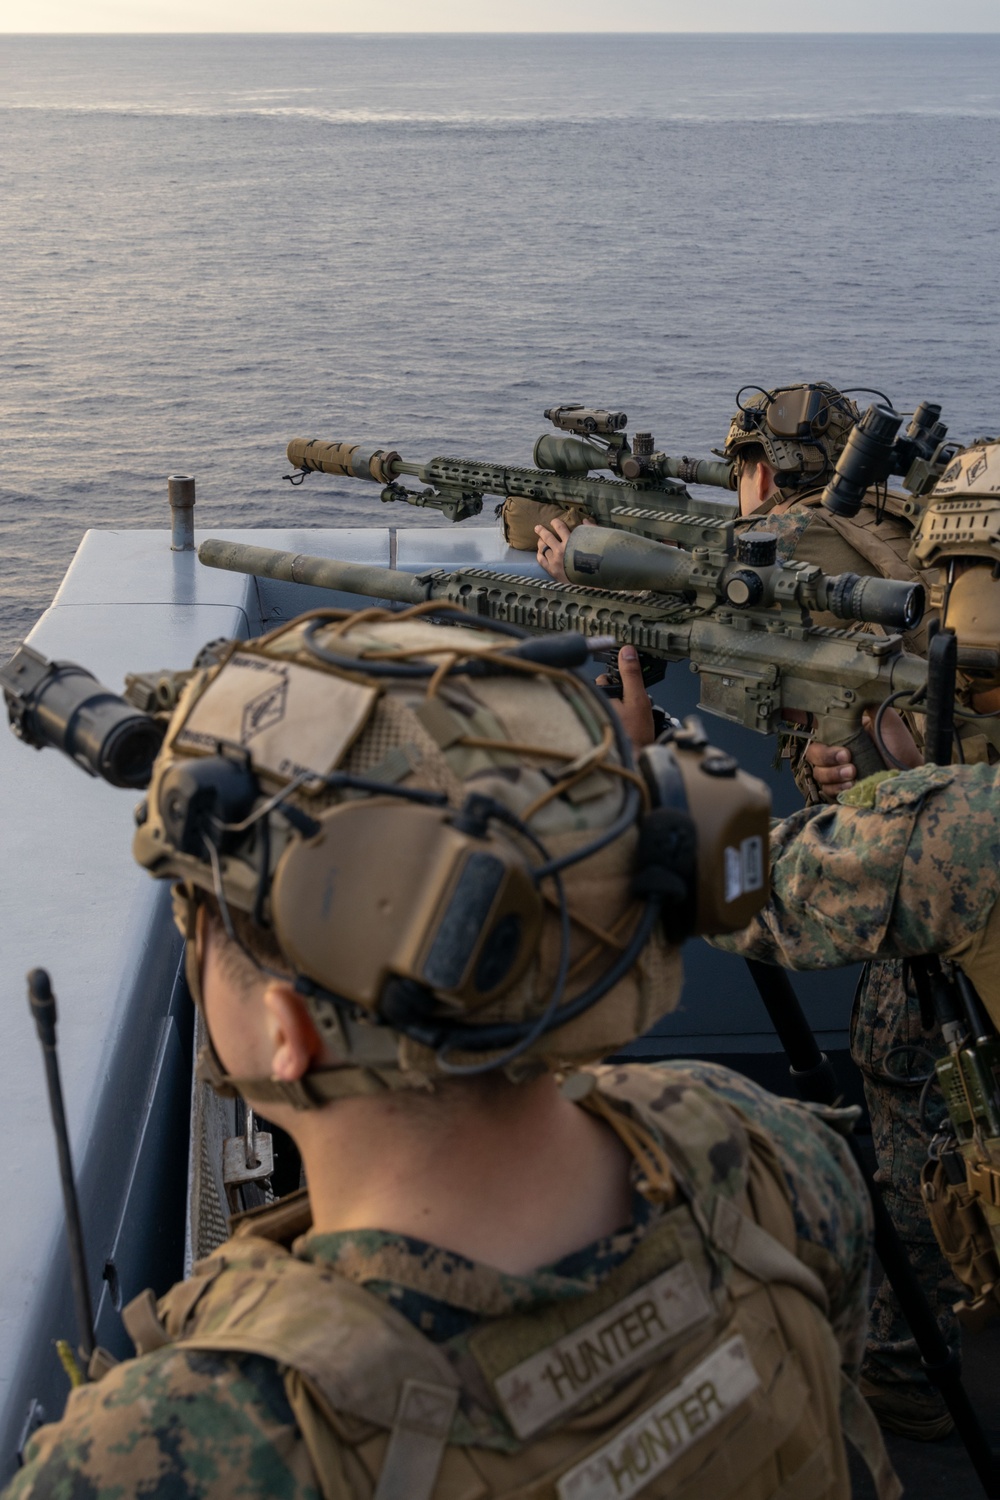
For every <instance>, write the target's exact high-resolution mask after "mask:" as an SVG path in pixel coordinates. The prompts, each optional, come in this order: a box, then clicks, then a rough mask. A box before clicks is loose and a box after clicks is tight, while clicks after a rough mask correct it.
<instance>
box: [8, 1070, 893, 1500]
mask: <svg viewBox="0 0 1000 1500" xmlns="http://www.w3.org/2000/svg"><path fill="white" fill-rule="evenodd" d="M602 1072H603V1073H605V1074H607V1075H609V1077H610V1080H611V1083H612V1085H613V1086H617V1087H621V1086H622V1084H623V1081H624V1084H625V1085H626V1086H627V1083H628V1079H629V1077H630V1075H643V1076H644V1078H645V1080H646V1081H647V1086H648V1084H649V1083H650V1082H652V1083H653V1092H652V1093H651V1096H650V1097H651V1100H652V1102H651V1105H650V1108H651V1109H652V1110H654V1111H657V1110H658V1111H660V1112H661V1115H660V1118H662V1119H663V1120H664V1122H666V1121H667V1120H668V1119H670V1118H671V1117H672V1115H676V1116H677V1118H679V1117H680V1114H679V1113H678V1112H680V1113H683V1111H684V1110H685V1109H690V1107H691V1100H692V1095H694V1096H695V1098H699V1097H704V1096H708V1097H710V1098H711V1099H712V1100H714V1109H715V1110H716V1112H717V1115H716V1117H718V1110H719V1106H720V1104H721V1106H722V1111H721V1114H722V1119H723V1120H728V1121H729V1124H728V1126H725V1127H724V1128H722V1129H718V1128H717V1129H716V1130H715V1132H714V1134H711V1135H709V1134H705V1135H704V1136H703V1137H701V1138H699V1139H698V1141H697V1144H696V1145H694V1144H693V1145H692V1147H691V1149H690V1150H689V1151H688V1153H687V1155H686V1156H685V1158H684V1160H683V1163H681V1162H679V1161H677V1160H676V1159H675V1158H673V1154H672V1160H673V1166H674V1170H675V1172H676V1173H677V1175H678V1178H679V1180H680V1182H681V1183H682V1184H683V1186H684V1187H685V1188H688V1189H689V1190H690V1188H691V1185H692V1184H694V1185H695V1187H696V1190H697V1191H698V1192H700V1186H699V1185H702V1184H706V1183H708V1182H711V1183H712V1184H714V1186H715V1191H716V1193H717V1194H719V1195H720V1196H725V1194H726V1193H727V1192H734V1191H735V1190H736V1189H735V1187H733V1186H731V1184H735V1183H736V1182H737V1181H739V1180H745V1178H744V1179H741V1176H740V1174H741V1173H744V1174H745V1171H746V1164H747V1161H748V1158H749V1156H750V1155H754V1154H755V1153H756V1151H757V1149H758V1148H756V1147H755V1146H754V1144H753V1141H754V1136H753V1132H754V1131H756V1132H758V1137H759V1133H760V1132H761V1131H763V1132H766V1135H767V1137H769V1149H770V1150H772V1151H773V1153H774V1156H775V1158H776V1161H777V1163H778V1167H779V1171H780V1174H781V1176H782V1177H783V1179H784V1184H785V1192H786V1194H787V1200H788V1204H789V1206H790V1208H791V1211H792V1216H793V1219H794V1234H795V1236H796V1239H797V1245H796V1254H797V1256H798V1258H799V1260H801V1261H802V1262H804V1263H805V1264H806V1265H807V1266H808V1267H809V1268H811V1270H812V1271H813V1272H814V1273H815V1274H816V1275H818V1277H819V1278H820V1281H821V1283H822V1285H823V1286H824V1287H825V1289H826V1293H827V1296H828V1299H829V1321H830V1324H831V1326H832V1328H833V1331H834V1335H835V1337H836V1341H837V1345H838V1347H839V1351H840V1358H841V1362H842V1367H843V1368H844V1370H845V1372H846V1373H847V1374H848V1375H853V1374H854V1373H855V1372H856V1370H857V1366H858V1363H859V1360H860V1357H861V1351H862V1348H863V1344H864V1335H865V1325H866V1308H865V1301H866V1296H865V1293H866V1283H867V1274H868V1257H869V1242H870V1220H869V1210H868V1205H867V1200H866V1195H865V1193H864V1189H863V1186H862V1184H861V1182H860V1179H859V1177H858V1174H857V1171H856V1168H855V1167H854V1164H853V1162H852V1160H851V1157H850V1153H849V1151H848V1149H847V1147H846V1145H845V1143H844V1141H843V1140H842V1139H841V1138H840V1137H839V1136H838V1135H837V1134H836V1133H835V1132H834V1131H832V1130H830V1129H829V1128H828V1127H827V1125H826V1124H824V1123H822V1121H821V1119H820V1118H818V1113H817V1112H815V1111H811V1110H809V1109H808V1108H807V1107H806V1106H802V1105H797V1104H792V1103H789V1102H787V1101H779V1100H777V1099H775V1098H773V1097H772V1096H770V1095H768V1094H767V1093H765V1092H764V1090H762V1089H760V1088H758V1087H757V1086H756V1085H754V1084H752V1083H750V1082H748V1081H747V1080H746V1079H744V1078H741V1077H739V1076H738V1075H736V1074H733V1073H730V1072H729V1071H728V1070H726V1069H722V1068H717V1067H713V1066H711V1065H709V1064H702V1063H692V1064H685V1065H674V1066H667V1067H663V1068H662V1069H661V1068H657V1069H646V1068H642V1067H635V1066H633V1067H632V1068H630V1069H614V1068H611V1069H605V1070H602ZM651 1074H654V1075H655V1077H656V1078H657V1079H661V1080H662V1084H663V1087H662V1090H661V1091H660V1092H659V1093H658V1094H657V1093H656V1092H655V1090H656V1083H655V1082H653V1079H652V1078H651V1076H650V1075H651ZM819 1113H821V1112H819ZM743 1122H746V1124H747V1126H748V1127H749V1128H750V1129H751V1135H749V1136H748V1135H747V1134H746V1131H745V1130H744V1128H743ZM665 1211H666V1210H665V1208H664V1205H662V1204H656V1203H653V1204H651V1203H649V1202H647V1201H646V1200H645V1199H644V1198H642V1197H641V1196H640V1195H639V1194H638V1193H636V1195H635V1197H634V1217H633V1222H632V1223H631V1225H629V1226H628V1227H626V1228H623V1229H622V1230H621V1231H619V1232H618V1233H616V1234H613V1235H610V1236H608V1237H607V1238H605V1239H603V1240H601V1241H599V1242H597V1243H596V1244H593V1245H591V1246H589V1247H587V1248H586V1249H584V1250H581V1251H579V1252H576V1253H575V1254H572V1255H569V1256H566V1257H565V1258H564V1259H562V1260H561V1261H559V1262H558V1263H557V1264H556V1265H553V1266H551V1267H545V1268H542V1269H540V1270H538V1271H536V1272H534V1273H533V1274H531V1275H528V1276H511V1275H506V1274H503V1273H501V1272H499V1271H497V1270H495V1269H493V1268H492V1267H489V1266H486V1265H477V1264H473V1263H472V1262H470V1261H468V1260H466V1259H464V1258H463V1257H462V1256H460V1255H456V1254H453V1253H451V1252H446V1251H443V1250H440V1249H437V1248H435V1247H434V1246H431V1245H427V1244H423V1243H421V1242H419V1241H416V1240H413V1239H410V1238H408V1237H406V1236H403V1235H399V1234H389V1233H383V1232H380V1231H377V1230H367V1231H353V1232H349V1233H338V1234H306V1235H305V1236H304V1237H302V1238H301V1239H299V1240H297V1241H296V1242H295V1244H294V1246H293V1251H294V1255H295V1256H296V1257H298V1258H299V1259H300V1260H304V1261H310V1262H312V1263H313V1264H314V1265H315V1266H316V1267H317V1268H318V1269H319V1270H320V1272H321V1273H322V1274H326V1275H327V1277H329V1275H330V1274H336V1275H338V1276H342V1277H345V1278H347V1279H349V1280H350V1281H352V1282H354V1283H355V1284H358V1285H361V1286H363V1287H365V1288H366V1289H367V1290H368V1292H370V1293H374V1294H375V1295H376V1296H377V1297H378V1298H380V1299H382V1300H383V1301H384V1302H386V1303H388V1304H390V1305H392V1306H393V1307H395V1308H396V1309H397V1310H398V1312H400V1313H402V1315H403V1316H404V1317H405V1318H406V1319H408V1320H409V1321H410V1322H411V1323H412V1324H413V1325H414V1326H415V1327H417V1328H418V1329H420V1330H421V1332H423V1333H424V1334H425V1335H426V1337H427V1338H428V1339H430V1340H431V1341H432V1342H434V1343H436V1344H438V1345H439V1346H441V1347H442V1348H443V1349H444V1350H445V1351H446V1352H447V1353H448V1355H449V1357H450V1358H452V1359H453V1360H454V1361H456V1362H457V1363H458V1364H459V1366H461V1364H462V1362H463V1361H466V1362H467V1361H468V1360H469V1339H470V1335H471V1334H472V1333H473V1332H474V1331H475V1330H476V1329H477V1328H481V1327H482V1326H483V1324H484V1323H485V1322H488V1321H489V1320H495V1319H502V1318H504V1317H505V1316H510V1315H512V1314H519V1313H524V1312H526V1311H534V1310H543V1309H545V1308H546V1307H547V1306H551V1305H552V1304H553V1303H560V1302H561V1303H572V1302H574V1301H576V1300H577V1299H580V1298H586V1297H587V1296H588V1295H589V1294H591V1293H593V1292H594V1291H596V1289H598V1288H599V1287H601V1286H602V1284H603V1283H604V1281H605V1280H606V1278H607V1277H608V1276H609V1275H610V1274H611V1273H612V1272H613V1270H614V1269H615V1268H616V1267H617V1266H620V1265H621V1264H622V1262H623V1261H624V1260H626V1259H627V1258H628V1257H629V1256H630V1255H632V1254H634V1253H635V1252H636V1250H637V1248H639V1247H640V1246H641V1245H642V1243H643V1241H644V1239H645V1238H646V1236H647V1235H648V1234H649V1233H650V1231H651V1230H652V1229H654V1228H655V1227H656V1224H657V1222H658V1221H659V1220H661V1219H662V1217H663V1215H664V1213H665ZM230 1244H231V1245H234V1246H238V1244H239V1237H237V1239H236V1240H234V1241H231V1242H230ZM226 1248H227V1247H223V1251H225V1250H226ZM219 1253H222V1252H219ZM249 1279H250V1282H251V1283H252V1281H253V1275H252V1272H251V1275H250V1278H249ZM189 1285H191V1284H190V1283H187V1284H185V1286H189ZM183 1290H184V1289H183V1288H182V1289H181V1292H182V1294H183ZM248 1290H251V1289H250V1288H248ZM172 1295H173V1294H172ZM168 1300H169V1299H168ZM248 1302H250V1303H252V1296H251V1297H249V1298H248ZM462 1411H463V1408H462V1407H460V1408H459V1413H458V1416H457V1417H456V1422H460V1421H461V1418H462ZM452 1432H453V1437H452V1442H453V1443H454V1442H455V1441H458V1439H456V1438H455V1436H454V1433H455V1428H454V1427H453V1429H452ZM476 1442H477V1443H478V1445H479V1447H481V1448H487V1449H488V1448H493V1449H499V1450H501V1451H503V1450H504V1449H505V1448H506V1449H508V1450H509V1449H510V1447H511V1444H512V1435H511V1432H510V1430H509V1428H507V1426H506V1423H505V1421H504V1418H503V1416H502V1415H501V1414H500V1413H499V1411H497V1410H496V1409H494V1411H493V1413H492V1418H491V1425H489V1426H487V1429H486V1431H485V1432H484V1431H482V1430H480V1432H479V1434H478V1437H477V1438H476ZM369 1492H370V1489H369V1488H366V1487H362V1489H360V1490H358V1489H356V1488H355V1487H354V1486H353V1484H351V1483H348V1482H345V1483H344V1485H343V1488H342V1490H341V1489H340V1488H337V1489H336V1493H337V1494H338V1495H339V1494H340V1493H343V1495H344V1496H345V1500H346V1497H348V1496H350V1495H353V1494H357V1493H369ZM661 1492H662V1491H661V1490H660V1489H658V1490H657V1493H661ZM137 1493H141V1494H147V1495H148V1494H162V1495H170V1496H172V1497H195V1496H198V1497H213V1500H214V1497H219V1500H221V1497H223V1496H226V1497H233V1496H240V1497H257V1496H259V1497H264V1496H268V1497H270V1496H281V1497H287V1500H319V1497H320V1491H319V1489H318V1487H317V1482H316V1477H315V1473H314V1470H313V1469H312V1467H311V1463H310V1459H309V1456H308V1453H307V1450H306V1446H305V1443H304V1441H303V1438H302V1435H301V1433H300V1431H299V1430H298V1428H297V1426H296V1422H295V1418H294V1416H293V1412H292V1408H291V1406H290V1404H289V1399H288V1396H287V1395H286V1385H285V1383H284V1381H283V1375H282V1370H281V1368H280V1367H279V1365H278V1364H277V1363H276V1362H274V1361H273V1360H270V1359H265V1358H261V1357H259V1356H256V1355H247V1354H241V1355H235V1354H224V1353H216V1352H207V1351H204V1350H202V1351H193V1350H186V1349H184V1348H183V1347H174V1346H172V1345H167V1346H166V1347H164V1348H161V1349H158V1350H156V1351H155V1352H153V1353H149V1354H146V1355H145V1356H143V1357H142V1358H140V1359H137V1360H133V1361H130V1362H128V1363H125V1364H122V1365H119V1366H117V1367H116V1368H114V1369H113V1370H112V1371H111V1372H110V1373H109V1374H108V1375H106V1376H105V1377H104V1379H103V1380H102V1381H101V1382H100V1383H99V1384H95V1385H89V1386H85V1387H83V1388H82V1389H80V1390H77V1391H75V1392H74V1393H73V1394H72V1395H71V1397H70V1399H69V1402H68V1404H67V1408H66V1413H65V1416H64V1417H63V1419H62V1421H61V1422H60V1423H57V1424H54V1425H52V1426H49V1427H46V1428H43V1429H41V1430H40V1431H39V1432H38V1433H37V1434H36V1435H35V1436H34V1438H33V1439H32V1441H31V1443H30V1444H29V1446H28V1450H27V1454H26V1465H25V1468H24V1469H23V1470H22V1471H21V1473H20V1474H19V1475H18V1476H17V1477H16V1478H15V1480H14V1481H13V1483H12V1484H11V1486H10V1487H9V1489H8V1490H7V1491H6V1497H7V1500H28V1497H38V1496H55V1495H67V1496H69V1495H72V1496H74V1497H76V1500H112V1497H117V1496H120V1495H124V1494H137ZM328 1493H329V1490H328ZM478 1493H484V1491H483V1490H480V1491H478ZM887 1493H898V1490H896V1491H891V1490H889V1491H887Z"/></svg>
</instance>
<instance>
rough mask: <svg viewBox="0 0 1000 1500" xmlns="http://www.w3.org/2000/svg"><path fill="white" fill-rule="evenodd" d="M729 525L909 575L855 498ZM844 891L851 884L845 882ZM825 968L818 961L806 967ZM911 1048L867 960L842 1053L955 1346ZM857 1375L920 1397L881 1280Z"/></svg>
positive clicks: (774, 511)
mask: <svg viewBox="0 0 1000 1500" xmlns="http://www.w3.org/2000/svg"><path fill="white" fill-rule="evenodd" d="M876 523H877V524H876ZM737 530H738V531H739V532H740V533H742V534H745V533H747V532H753V531H754V530H765V531H768V532H771V533H772V534H773V535H774V536H776V538H777V543H778V556H779V558H781V559H782V560H783V561H791V560H793V559H794V560H797V561H799V562H810V563H814V564H816V565H817V566H819V567H821V568H823V570H824V572H830V573H847V572H853V573H861V574H870V573H876V572H878V573H879V574H881V575H883V576H885V577H893V578H916V577H918V576H919V575H918V574H917V573H916V571H915V569H914V568H913V566H912V565H911V564H910V563H909V562H908V552H909V547H910V542H911V528H910V526H909V525H908V524H907V522H906V521H905V520H903V519H902V518H900V517H897V516H894V515H892V514H887V515H885V516H883V517H882V518H881V519H879V517H878V515H877V514H876V512H875V510H874V509H873V507H871V506H868V505H866V506H863V507H862V509H861V511H860V512H859V514H858V516H857V517H855V518H854V519H852V520H848V519H845V518H843V517H836V516H832V515H831V514H830V513H829V512H828V511H826V510H825V509H824V508H823V506H822V505H821V504H820V503H819V495H818V493H817V494H811V495H809V496H802V497H800V498H798V499H794V500H793V501H792V502H791V503H790V504H788V503H787V502H785V501H783V497H782V496H781V495H780V494H779V495H774V496H773V497H772V498H771V499H770V500H768V501H765V503H764V504H763V505H762V506H761V507H760V508H759V509H758V510H755V511H754V512H753V513H752V514H751V515H750V516H747V517H744V518H743V519H742V520H740V521H738V522H737ZM815 619H816V623H817V624H818V625H826V626H832V627H837V626H839V624H840V623H841V622H840V621H838V620H836V619H834V618H833V616H830V615H823V616H819V615H817V616H816V617H815ZM903 644H904V646H905V649H906V650H908V651H912V652H915V653H917V654H919V655H926V651H927V631H926V626H925V625H924V624H923V623H921V624H920V625H918V626H917V628H916V629H915V630H913V631H910V632H908V633H907V634H905V635H904V637H903ZM911 727H912V728H914V729H916V728H917V726H916V725H912V726H911ZM984 729H985V730H986V731H990V730H994V723H993V721H985V722H984V723H983V724H977V723H974V722H970V721H966V722H965V723H963V724H962V725H961V728H960V733H961V735H962V743H963V758H964V760H965V762H966V763H972V762H982V763H987V762H988V761H989V758H990V756H989V751H988V746H987V738H986V735H985V734H984V733H983V732H982V731H983V730H984ZM994 732H995V730H994ZM973 736H974V737H975V742H973ZM786 748H787V753H788V755H789V761H790V765H791V768H792V772H793V775H794V777H795V780H796V783H797V785H798V787H799V789H800V791H801V792H802V794H803V796H804V798H805V800H806V802H807V803H809V804H817V803H819V802H820V800H821V797H820V790H819V788H818V786H817V784H816V782H815V781H814V780H813V777H812V773H811V769H810V767H809V764H808V762H807V761H806V759H805V756H804V754H803V751H804V748H805V746H804V742H803V741H802V740H800V739H799V740H792V741H791V742H790V744H789V745H788V746H787V747H786ZM873 842H874V840H873ZM866 859H867V856H866ZM868 868H871V866H868ZM862 878H864V877H862ZM834 879H836V876H834ZM854 889H855V890H857V889H858V887H857V885H855V886H854ZM840 893H841V894H840V896H839V897H838V898H837V904H836V907H835V909H836V910H838V911H839V910H840V902H841V901H842V900H844V899H849V898H850V896H851V893H852V892H851V887H850V886H849V885H848V884H847V882H846V881H842V883H841V886H840ZM925 899H926V896H925ZM929 899H930V900H931V901H932V902H937V901H939V900H940V892H938V893H935V892H934V891H931V892H930V896H929ZM790 904H793V903H791V902H790ZM807 915H808V913H807ZM829 935H830V938H831V940H832V944H833V946H835V945H836V941H837V930H835V929H833V928H831V929H830V934H829ZM748 956H752V955H748ZM863 956H867V955H863ZM840 962H846V960H840ZM826 966H827V965H826V961H825V960H824V961H822V962H819V963H817V964H815V965H810V967H826ZM912 1045H919V1046H921V1047H924V1048H926V1049H927V1051H928V1052H929V1053H930V1054H931V1055H932V1056H934V1057H937V1056H940V1055H941V1054H942V1053H943V1051H944V1041H943V1038H942V1037H941V1034H940V1030H939V1028H937V1027H934V1028H933V1030H932V1031H931V1032H930V1033H924V1031H923V1027H922V1025H921V1019H920V1006H919V1002H918V1001H917V999H916V997H915V996H914V995H912V994H910V993H908V991H907V988H906V985H905V984H904V982H903V968H902V964H901V963H894V964H869V965H867V966H866V968H865V970H864V973H863V974H862V977H861V981H860V983H859V985H858V991H857V995H856V996H855V1003H854V1010H853V1013H852V1021H851V1056H852V1057H853V1059H854V1061H855V1063H856V1064H857V1066H858V1068H859V1070H860V1072H861V1076H862V1080H863V1084H864V1091H865V1101H866V1103H867V1105H868V1113H869V1117H870V1119H871V1124H872V1141H873V1145H874V1148H875V1155H876V1160H877V1163H878V1169H877V1172H876V1180H877V1181H878V1182H879V1184H880V1186H881V1188H882V1191H883V1195H884V1197H885V1201H886V1206H887V1207H888V1209H889V1212H890V1214H891V1215H892V1218H893V1222H894V1223H895V1225H896V1228H897V1230H898V1232H899V1234H900V1236H901V1237H902V1239H903V1241H904V1243H905V1244H906V1246H907V1249H908V1252H909V1255H910V1259H911V1262H912V1264H913V1267H914V1270H915V1271H916V1273H917V1275H918V1277H919V1280H920V1283H921V1286H922V1287H923V1290H924V1293H925V1295H926V1296H927V1299H928V1301H929V1302H930V1304H931V1306H932V1307H933V1308H934V1310H935V1313H936V1315H937V1318H938V1322H939V1324H940V1326H941V1329H942V1332H943V1333H944V1335H945V1337H946V1338H947V1340H948V1343H949V1346H950V1348H951V1350H952V1352H953V1353H954V1354H956V1355H957V1354H958V1352H959V1334H958V1326H957V1323H956V1321H955V1318H954V1315H953V1313H952V1311H951V1306H952V1303H953V1302H954V1301H955V1299H956V1297H957V1296H958V1295H959V1291H960V1288H959V1286H958V1284H957V1282H956V1281H955V1278H954V1276H953V1275H952V1273H951V1271H950V1269H949V1267H948V1264H947V1262H946V1261H945V1259H944V1257H943V1256H942V1254H941V1252H940V1249H939V1247H938V1244H937V1241H936V1239H935V1238H934V1235H933V1232H932V1231H931V1228H930V1224H929V1222H928V1219H927V1214H926V1210H925V1209H924V1206H923V1202H922V1199H921V1196H920V1172H921V1168H922V1166H923V1163H924V1161H925V1159H926V1155H927V1144H926V1143H927V1139H928V1132H927V1130H926V1126H925V1124H924V1123H923V1122H922V1121H921V1119H920V1115H919V1107H918V1105H919V1096H920V1090H919V1087H914V1086H913V1085H912V1083H910V1082H909V1081H908V1080H907V1077H906V1075H907V1073H908V1072H910V1073H912V1072H914V1071H917V1072H925V1071H926V1068H927V1067H928V1066H929V1058H928V1057H927V1056H924V1058H923V1062H922V1063H921V1064H920V1065H918V1066H916V1067H914V1064H913V1059H914V1057H915V1054H913V1053H912V1052H908V1053H897V1052H896V1051H895V1049H896V1048H898V1047H904V1048H906V1047H910V1046H912ZM865 1374H866V1376H867V1377H868V1378H870V1379H871V1380H873V1381H875V1382H876V1383H881V1384H885V1383H889V1384H897V1385H907V1386H910V1387H915V1388H918V1389H919V1390H920V1391H922V1392H925V1393H927V1394H928V1395H929V1394H930V1385H929V1382H928V1380H927V1377H926V1375H925V1374H924V1371H923V1367H922V1365H921V1362H920V1356H919V1352H918V1350H917V1347H916V1343H915V1341H914V1340H913V1338H912V1336H911V1335H910V1331H909V1326H908V1325H907V1323H906V1320H905V1318H904V1317H903V1314H902V1311H901V1309H900V1306H899V1302H898V1300H897V1298H896V1294H895V1292H894V1291H893V1290H892V1287H891V1286H890V1285H889V1282H888V1280H887V1279H884V1280H883V1281H882V1284H881V1286H880V1287H879V1289H878V1292H877V1295H876V1298H875V1303H874V1305H873V1308H872V1319H871V1329H870V1334H869V1342H868V1354H867V1359H866V1366H865Z"/></svg>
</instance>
